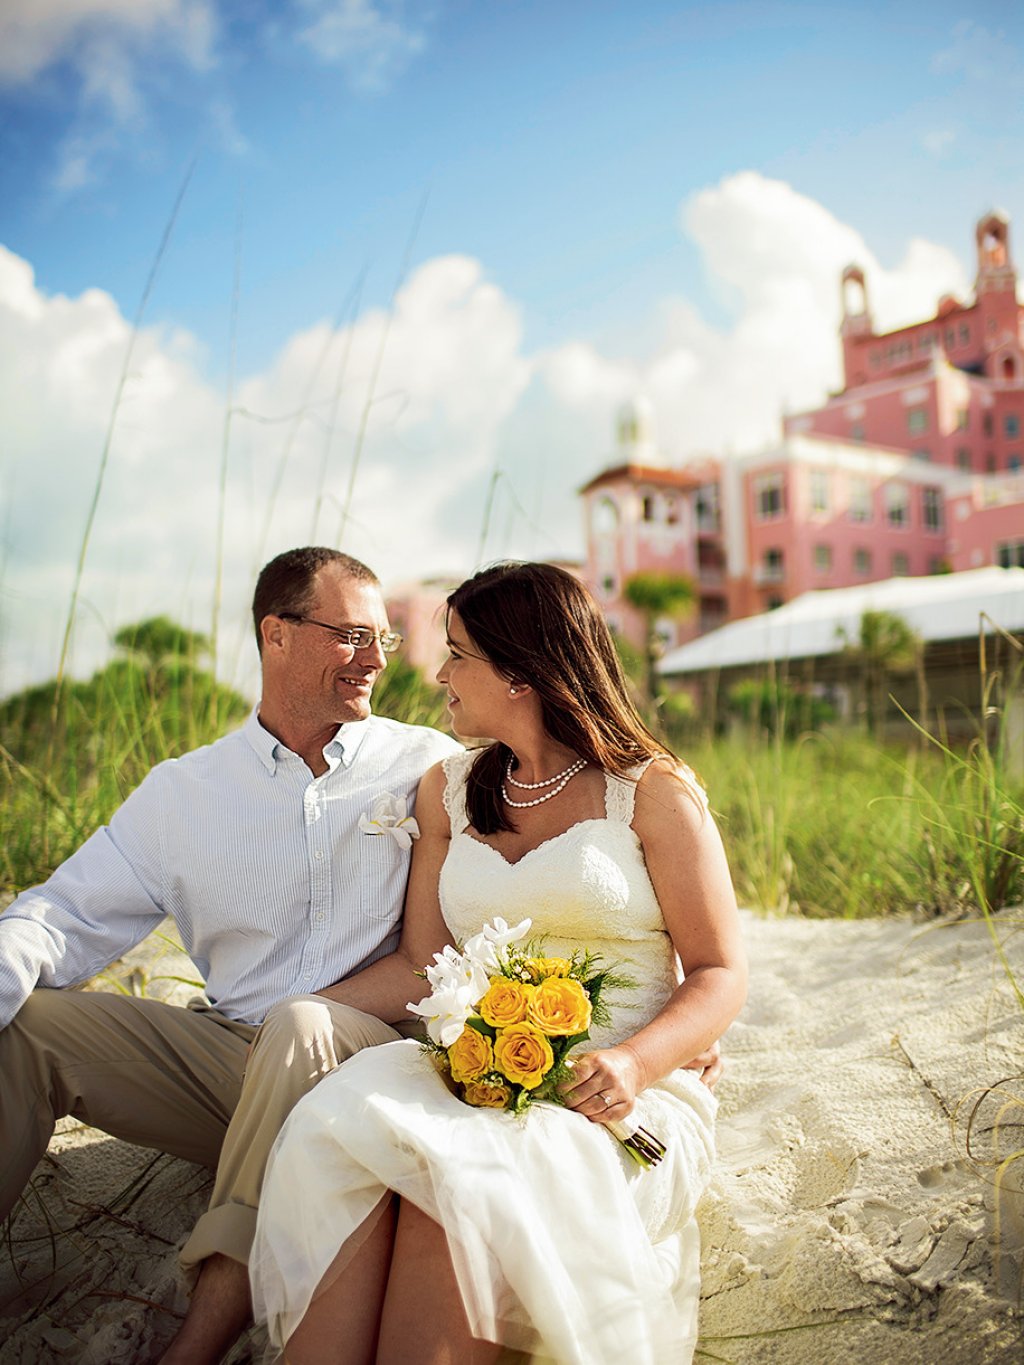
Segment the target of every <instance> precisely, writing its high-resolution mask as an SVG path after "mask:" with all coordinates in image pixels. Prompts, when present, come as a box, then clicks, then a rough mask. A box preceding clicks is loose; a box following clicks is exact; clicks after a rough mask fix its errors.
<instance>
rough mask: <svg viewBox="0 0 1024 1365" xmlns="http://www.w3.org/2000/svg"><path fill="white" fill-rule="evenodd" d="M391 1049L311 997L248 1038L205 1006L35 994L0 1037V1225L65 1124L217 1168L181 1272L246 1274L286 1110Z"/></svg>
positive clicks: (384, 1032) (367, 1024) (367, 1019)
mask: <svg viewBox="0 0 1024 1365" xmlns="http://www.w3.org/2000/svg"><path fill="white" fill-rule="evenodd" d="M399 1036H400V1035H399V1033H398V1032H396V1030H395V1029H393V1028H389V1027H388V1025H387V1024H382V1023H381V1022H380V1020H379V1019H374V1018H373V1017H372V1016H370V1015H367V1014H362V1013H360V1011H359V1010H354V1009H351V1008H350V1007H349V1006H347V1005H338V1004H335V1003H334V1002H333V1001H330V1000H325V999H324V998H323V996H319V995H301V996H296V997H294V998H292V999H289V1000H284V1001H282V1002H281V1003H280V1004H278V1005H275V1006H274V1008H273V1009H272V1010H271V1011H270V1013H269V1014H268V1015H267V1018H266V1020H265V1021H264V1023H263V1024H262V1026H261V1027H260V1028H259V1029H256V1028H254V1027H253V1026H252V1025H250V1024H237V1023H233V1022H232V1021H231V1020H230V1019H225V1018H224V1016H223V1015H220V1014H218V1013H217V1012H216V1011H215V1010H212V1009H210V1008H209V1007H204V1006H197V1007H192V1008H189V1009H181V1008H180V1007H178V1006H175V1005H164V1004H162V1003H161V1002H159V1001H156V1000H145V999H136V998H134V997H132V996H118V995H102V994H91V993H85V992H80V991H62V990H37V991H35V992H33V994H32V995H31V996H30V997H29V999H28V1000H27V1001H26V1002H25V1004H24V1005H23V1006H22V1008H21V1010H20V1011H19V1012H18V1014H17V1015H16V1016H15V1018H14V1019H13V1020H12V1021H11V1023H10V1024H8V1026H7V1028H5V1029H2V1030H0V1152H2V1153H3V1160H2V1170H0V1217H5V1216H6V1214H7V1213H8V1212H9V1210H10V1209H11V1208H12V1207H13V1205H14V1204H15V1203H16V1201H17V1199H18V1196H19V1194H20V1193H21V1191H22V1189H23V1188H24V1186H25V1183H26V1181H27V1180H28V1178H29V1176H30V1175H31V1174H32V1171H33V1170H34V1168H35V1166H36V1163H37V1162H38V1161H39V1159H40V1158H41V1157H42V1155H43V1153H44V1152H45V1151H46V1146H47V1143H48V1142H49V1140H50V1137H51V1136H52V1134H53V1128H54V1124H55V1122H56V1121H57V1119H58V1118H61V1117H63V1116H64V1115H66V1114H70V1115H72V1116H73V1117H75V1118H78V1119H81V1120H82V1122H83V1123H88V1124H90V1125H91V1126H92V1127H95V1128H100V1129H102V1130H103V1131H104V1132H106V1133H110V1134H112V1135H113V1136H114V1137H119V1138H124V1139H125V1140H126V1141H128V1142H134V1143H136V1144H138V1145H139V1146H141V1147H155V1148H157V1149H158V1150H159V1151H163V1152H170V1153H172V1154H173V1155H174V1156H181V1157H185V1158H186V1159H187V1160H189V1161H196V1162H199V1163H200V1164H201V1165H204V1166H209V1167H211V1168H213V1167H215V1168H216V1171H217V1175H216V1179H215V1182H214V1187H213V1194H212V1196H211V1199H210V1207H209V1209H208V1210H207V1211H206V1213H204V1214H203V1216H202V1218H200V1220H199V1222H198V1223H197V1224H196V1226H195V1229H194V1231H193V1232H192V1235H191V1237H190V1238H189V1239H188V1241H187V1242H186V1243H185V1246H184V1248H183V1249H182V1253H181V1259H182V1265H183V1267H184V1269H185V1271H186V1273H187V1274H190V1275H192V1276H194V1275H195V1273H196V1272H197V1271H198V1269H199V1264H200V1262H201V1261H203V1260H204V1259H205V1258H206V1257H207V1256H211V1255H213V1254H214V1252H221V1253H223V1254H224V1255H226V1256H230V1257H231V1258H232V1259H233V1260H236V1261H240V1262H242V1263H243V1264H245V1263H246V1262H247V1261H248V1259H249V1248H250V1246H251V1244H252V1237H253V1232H254V1230H255V1227H256V1207H257V1204H258V1203H259V1196H260V1189H261V1187H262V1184H263V1173H264V1171H265V1169H266V1164H267V1158H268V1156H269V1154H270V1149H271V1147H272V1146H273V1143H274V1139H275V1138H276V1137H277V1134H278V1132H279V1130H280V1128H281V1125H282V1124H283V1123H284V1120H285V1119H286V1117H287V1116H288V1114H289V1112H290V1111H291V1109H292V1107H293V1106H294V1105H295V1103H296V1102H297V1101H298V1100H299V1099H300V1098H301V1096H302V1095H304V1094H305V1093H306V1092H307V1091H308V1090H312V1088H313V1086H314V1085H316V1083H317V1082H318V1081H319V1080H321V1079H322V1078H323V1077H324V1076H326V1075H327V1073H328V1072H329V1071H333V1070H334V1068H335V1067H336V1066H338V1065H339V1064H340V1063H341V1062H343V1061H344V1060H345V1058H346V1057H350V1056H351V1055H352V1054H353V1053H354V1052H358V1051H359V1050H360V1049H361V1048H364V1047H371V1046H373V1045H374V1044H376V1043H386V1042H389V1041H391V1040H392V1039H394V1038H398V1037H399ZM250 1042H251V1043H252V1044H253V1047H252V1053H251V1055H249V1059H248V1064H246V1056H247V1053H248V1049H249V1044H250Z"/></svg>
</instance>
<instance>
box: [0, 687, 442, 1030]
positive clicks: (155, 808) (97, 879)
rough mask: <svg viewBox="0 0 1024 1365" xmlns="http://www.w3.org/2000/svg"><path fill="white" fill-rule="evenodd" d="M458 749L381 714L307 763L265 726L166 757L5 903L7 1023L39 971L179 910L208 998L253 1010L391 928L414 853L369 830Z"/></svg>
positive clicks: (59, 974)
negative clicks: (43, 874)
mask: <svg viewBox="0 0 1024 1365" xmlns="http://www.w3.org/2000/svg"><path fill="white" fill-rule="evenodd" d="M459 747H460V746H459V745H458V744H456V743H455V741H454V740H452V739H449V738H448V737H447V736H446V735H442V734H441V733H440V732H439V731H437V730H431V729H428V728H427V727H425V726H419V725H402V724H400V723H399V722H398V721H393V720H385V719H383V718H381V717H379V716H371V717H370V718H369V719H368V720H364V721H358V722H353V723H351V724H348V725H343V726H342V727H341V728H340V729H339V731H338V733H337V734H336V735H335V737H334V739H332V740H331V742H330V743H329V744H328V745H327V747H326V748H325V749H324V757H325V759H326V760H327V763H328V765H329V766H328V770H327V772H325V773H324V774H323V775H322V776H321V777H317V778H314V777H313V775H312V773H311V772H310V770H309V769H308V768H307V766H306V764H305V763H304V762H303V760H302V759H301V758H299V756H298V755H297V754H294V753H292V752H291V750H290V749H287V748H285V746H284V745H283V744H281V743H280V742H279V741H278V740H276V739H275V738H274V736H273V735H272V734H270V733H269V732H268V731H267V730H264V728H263V726H262V725H261V724H260V723H259V720H258V718H257V716H256V713H255V712H253V714H252V715H251V716H250V717H249V719H248V720H247V721H246V723H245V725H244V726H243V727H242V729H240V730H238V731H236V732H235V733H234V734H231V735H228V736H226V737H225V738H224V739H221V740H218V741H217V742H216V743H215V744H211V745H208V746H207V747H206V748H203V749H196V750H195V751H194V752H193V753H190V754H186V755H185V756H184V757H183V758H177V759H169V760H168V761H167V762H166V763H161V764H159V765H158V766H157V767H156V768H154V769H153V771H152V772H151V773H150V774H149V775H148V776H147V777H146V779H145V781H144V782H143V783H142V784H141V786H140V787H139V788H138V789H137V790H136V791H134V792H133V793H132V794H131V796H129V797H128V799H127V800H126V801H125V802H124V804H123V805H122V806H121V807H120V809H119V810H117V811H116V812H115V814H114V816H113V817H112V819H111V821H110V824H109V825H107V826H104V827H103V828H101V829H98V830H97V831H96V833H95V834H93V835H92V837H91V838H90V839H88V840H87V841H86V843H85V844H83V845H82V847H81V848H80V849H79V850H78V852H77V853H75V854H73V855H72V856H71V857H70V858H69V859H68V860H67V862H65V863H63V864H62V865H61V866H60V867H59V868H58V869H57V870H56V872H54V874H53V876H52V877H51V878H50V879H49V881H47V882H46V883H44V885H42V886H39V887H35V888H33V889H31V890H29V891H25V892H23V893H22V895H20V896H19V897H18V899H17V900H16V901H14V903H13V904H12V905H11V906H10V907H9V908H8V909H7V910H5V911H4V913H3V914H2V915H0V1028H2V1027H4V1026H5V1025H6V1024H8V1023H9V1022H10V1020H11V1019H12V1018H13V1017H14V1015H15V1014H16V1013H17V1012H18V1010H19V1009H20V1008H21V1006H22V1004H23V1003H24V1001H25V999H26V998H27V997H28V995H29V994H30V992H31V991H32V990H33V989H34V988H35V987H36V986H37V985H40V986H73V985H76V984H77V983H78V982H80V981H85V980H87V979H88V978H89V977H90V976H93V975H94V974H95V973H96V972H98V971H100V970H102V968H104V967H106V966H107V965H108V964H109V963H110V962H112V961H113V960H114V959H115V958H117V957H120V956H121V955H122V954H123V953H125V952H127V951H128V949H129V948H131V947H133V946H134V945H135V944H136V943H138V942H139V941H140V940H141V939H143V938H145V936H146V934H148V933H149V932H150V931H151V930H152V929H155V928H156V926H157V925H158V924H159V923H160V921H161V920H162V919H163V917H164V916H165V915H170V916H171V917H172V919H173V920H174V922H175V924H176V925H177V926H178V932H179V933H180V935H181V941H182V943H183V944H184V946H185V951H186V952H187V953H188V954H189V956H190V957H191V958H192V960H193V961H194V962H195V964H196V967H197V968H198V970H199V972H200V974H201V975H202V977H203V979H204V980H205V981H206V983H207V996H208V998H209V1000H210V1003H211V1004H212V1005H214V1006H215V1007H216V1008H217V1009H218V1010H220V1011H221V1012H222V1013H223V1014H226V1015H227V1016H228V1017H229V1018H230V1019H237V1020H242V1021H244V1022H246V1023H252V1024H256V1023H259V1022H261V1021H262V1019H263V1018H264V1016H265V1015H266V1013H267V1011H268V1010H269V1009H270V1007H271V1006H272V1005H274V1004H276V1002H277V1001H278V1000H281V999H283V998H284V997H286V996H289V995H299V994H303V993H306V992H309V991H316V990H320V989H321V987H323V986H328V985H331V984H332V983H333V982H335V981H338V980H340V979H341V978H342V977H344V976H348V975H349V974H350V973H352V972H355V971H358V970H359V969H360V968H361V967H365V966H367V965H368V964H369V963H370V962H374V961H375V960H376V959H377V958H379V957H383V956H384V954H385V953H388V952H390V951H391V950H392V949H393V948H394V947H395V946H396V945H397V943H398V936H399V929H400V921H401V914H402V899H403V896H404V894H405V882H406V877H407V875H408V870H409V852H408V851H405V850H403V849H401V848H400V847H399V845H398V843H397V842H396V841H395V839H394V838H392V837H391V836H390V835H376V836H371V835H368V834H364V833H362V832H361V831H360V829H359V818H360V816H362V815H366V814H369V812H370V810H371V807H372V806H373V804H374V801H375V800H376V798H377V797H379V796H380V795H382V794H383V793H389V794H390V795H392V796H398V797H401V798H403V799H407V800H408V803H409V810H410V813H411V811H412V802H413V797H414V796H415V792H416V788H417V786H418V784H419V780H420V778H421V777H422V776H423V774H424V772H426V770H427V768H429V767H430V766H431V765H432V764H433V763H435V762H437V761H438V760H439V759H441V758H444V757H445V756H446V755H447V754H449V753H452V752H454V751H456V750H457V749H458V748H459Z"/></svg>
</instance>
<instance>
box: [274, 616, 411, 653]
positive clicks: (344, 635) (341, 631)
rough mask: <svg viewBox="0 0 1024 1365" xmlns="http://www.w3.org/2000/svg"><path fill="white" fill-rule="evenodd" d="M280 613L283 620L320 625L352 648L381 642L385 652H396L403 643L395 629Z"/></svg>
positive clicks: (303, 624) (367, 646)
mask: <svg viewBox="0 0 1024 1365" xmlns="http://www.w3.org/2000/svg"><path fill="white" fill-rule="evenodd" d="M278 615H279V616H280V617H281V620H282V621H294V622H295V624H296V625H298V626H319V627H320V629H321V630H326V631H327V632H328V633H329V634H331V635H333V636H334V638H335V640H337V642H338V644H341V645H348V647H349V648H350V649H369V648H370V646H371V645H372V644H379V645H380V647H381V649H382V650H383V651H384V653H385V654H394V652H395V650H396V649H397V648H398V646H399V645H400V644H401V643H402V637H401V635H399V634H398V632H397V631H394V630H386V631H383V632H382V633H381V634H378V633H377V631H375V630H365V629H364V628H363V627H362V626H329V625H328V624H327V622H326V621H314V620H313V618H312V616H297V615H296V614H295V612H293V611H282V612H279V613H278Z"/></svg>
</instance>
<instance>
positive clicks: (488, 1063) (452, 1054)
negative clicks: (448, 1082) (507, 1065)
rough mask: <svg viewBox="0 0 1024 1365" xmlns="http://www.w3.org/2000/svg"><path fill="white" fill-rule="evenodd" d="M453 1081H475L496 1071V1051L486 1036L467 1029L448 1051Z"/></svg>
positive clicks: (472, 1029) (467, 1026)
mask: <svg viewBox="0 0 1024 1365" xmlns="http://www.w3.org/2000/svg"><path fill="white" fill-rule="evenodd" d="M448 1061H449V1063H450V1064H451V1069H452V1080H453V1081H475V1080H477V1079H478V1078H479V1077H480V1076H483V1075H486V1073H487V1072H488V1071H493V1070H494V1049H493V1048H492V1047H491V1040H490V1038H488V1037H487V1035H486V1034H483V1033H478V1032H477V1030H476V1029H475V1028H470V1027H469V1025H468V1024H467V1025H466V1027H465V1028H464V1029H463V1030H462V1032H461V1033H460V1034H459V1036H458V1038H456V1039H455V1042H454V1043H452V1045H451V1047H450V1048H449V1049H448Z"/></svg>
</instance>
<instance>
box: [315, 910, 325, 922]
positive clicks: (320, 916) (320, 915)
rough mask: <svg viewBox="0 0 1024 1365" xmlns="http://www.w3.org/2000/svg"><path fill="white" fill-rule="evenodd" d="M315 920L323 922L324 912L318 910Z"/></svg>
mask: <svg viewBox="0 0 1024 1365" xmlns="http://www.w3.org/2000/svg"><path fill="white" fill-rule="evenodd" d="M316 922H317V924H323V922H324V914H323V911H320V912H319V913H318V914H317V917H316Z"/></svg>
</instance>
